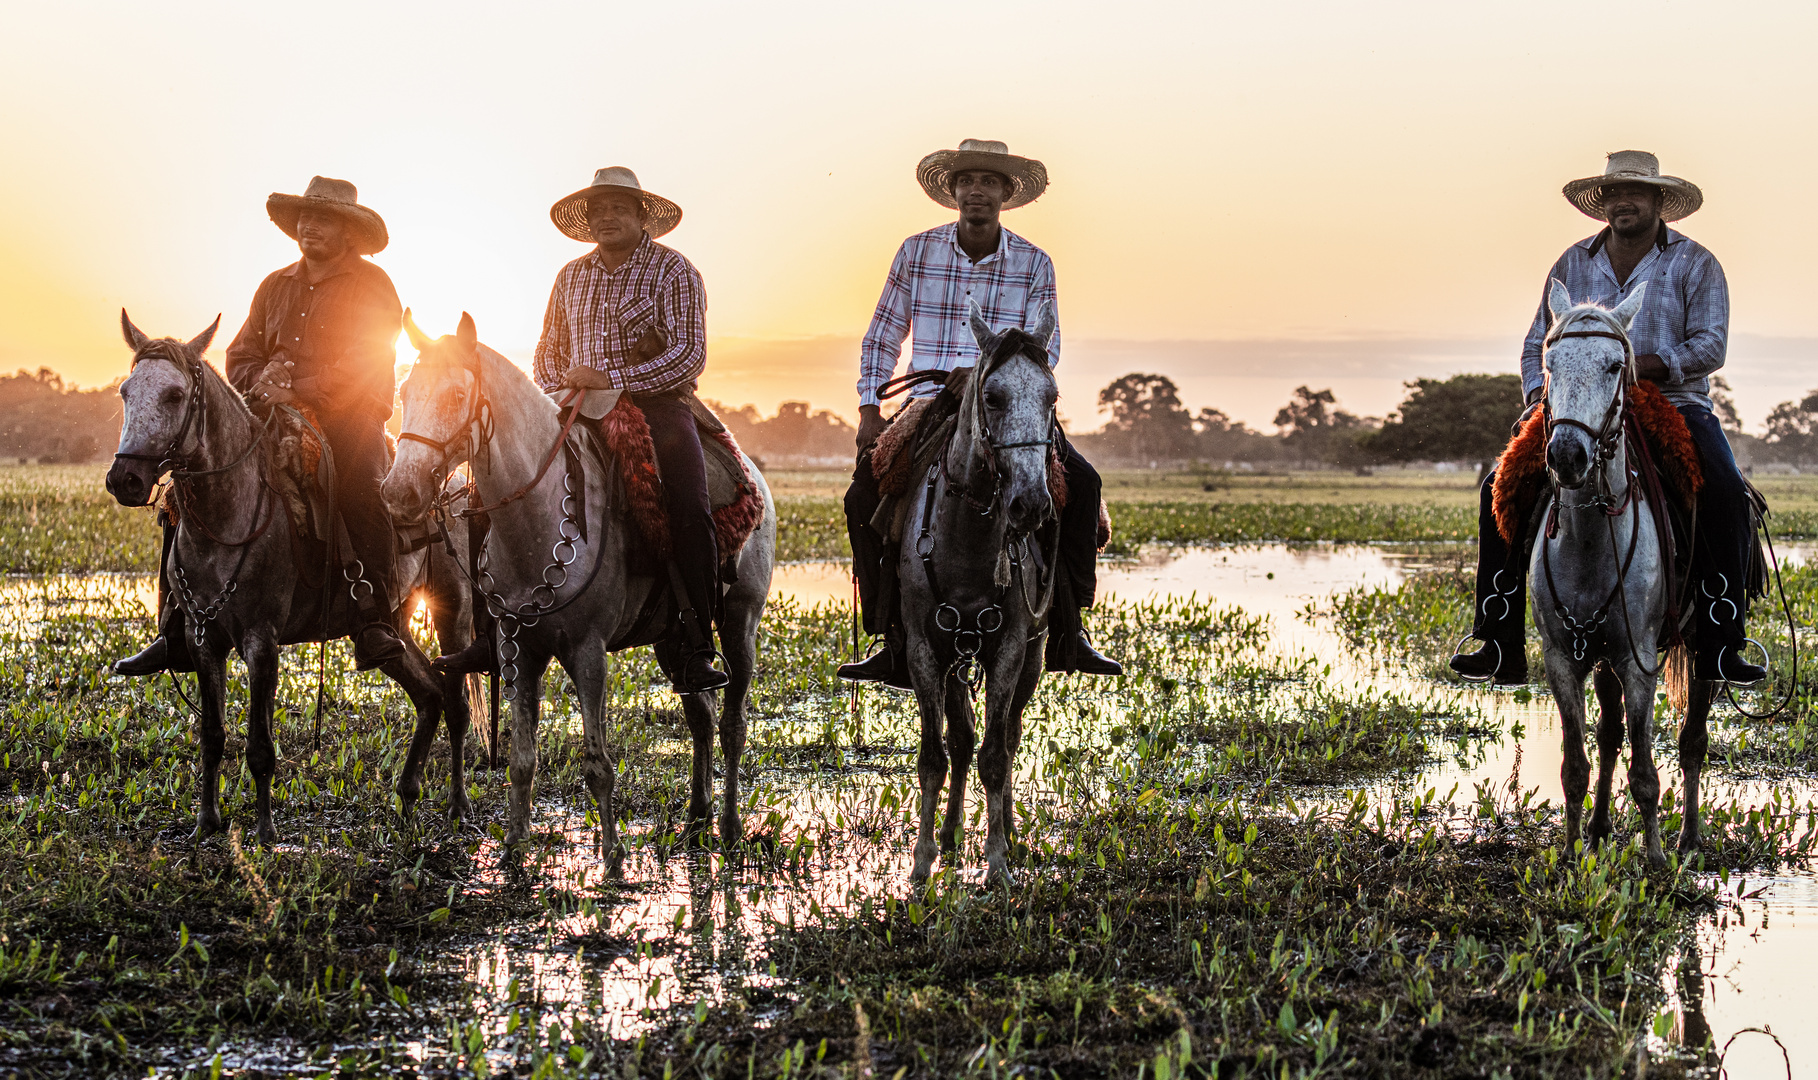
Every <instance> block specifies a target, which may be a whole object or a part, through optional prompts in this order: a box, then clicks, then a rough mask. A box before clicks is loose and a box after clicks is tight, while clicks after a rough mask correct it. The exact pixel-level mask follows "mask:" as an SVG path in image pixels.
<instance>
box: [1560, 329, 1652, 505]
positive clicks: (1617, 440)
mask: <svg viewBox="0 0 1818 1080" xmlns="http://www.w3.org/2000/svg"><path fill="white" fill-rule="evenodd" d="M1583 318H1595V319H1598V320H1599V321H1601V322H1603V323H1604V324H1605V325H1606V326H1608V327H1609V329H1604V330H1567V329H1565V327H1566V326H1567V325H1569V324H1570V323H1574V322H1577V321H1578V320H1580V319H1583ZM1565 338H1608V339H1609V340H1611V341H1616V342H1620V343H1621V344H1622V354H1623V368H1624V373H1623V377H1622V378H1621V379H1619V380H1618V381H1617V383H1616V392H1615V394H1614V395H1612V396H1611V398H1610V404H1609V406H1608V407H1607V408H1605V409H1604V411H1603V419H1602V421H1600V422H1599V423H1598V425H1597V426H1596V427H1592V426H1591V425H1589V424H1587V423H1585V422H1584V421H1582V420H1577V419H1574V418H1572V417H1569V416H1554V415H1553V414H1552V409H1551V408H1550V407H1548V406H1544V405H1543V406H1542V407H1543V408H1546V410H1547V413H1546V417H1547V419H1546V437H1547V440H1548V442H1551V441H1552V438H1553V431H1554V429H1555V428H1558V427H1561V426H1564V427H1569V428H1577V429H1578V430H1580V431H1582V432H1584V433H1585V434H1586V435H1588V436H1590V439H1591V464H1590V471H1592V472H1594V473H1596V475H1597V487H1598V494H1597V495H1596V496H1594V497H1593V498H1592V499H1591V500H1590V501H1589V502H1587V503H1578V504H1575V505H1576V506H1595V507H1599V508H1601V509H1602V510H1603V512H1604V513H1605V514H1608V515H1609V516H1611V517H1615V516H1617V515H1619V514H1621V513H1622V512H1623V511H1624V510H1626V509H1627V508H1628V502H1629V499H1630V498H1631V496H1632V495H1633V493H1634V490H1635V489H1634V485H1633V484H1630V485H1627V486H1626V488H1625V490H1624V493H1623V497H1622V500H1621V502H1620V503H1618V502H1617V501H1615V499H1614V498H1613V497H1612V496H1611V495H1610V481H1609V468H1608V467H1609V463H1610V462H1611V461H1612V460H1614V459H1615V457H1616V451H1617V448H1618V447H1619V446H1620V444H1621V442H1622V428H1623V423H1622V421H1623V416H1624V414H1626V413H1627V412H1628V406H1629V387H1631V386H1633V385H1634V384H1635V379H1636V370H1635V345H1634V343H1633V342H1631V341H1630V340H1629V335H1628V334H1627V333H1626V332H1625V331H1624V330H1623V328H1622V324H1621V323H1620V322H1618V321H1617V320H1616V317H1615V316H1614V315H1611V314H1610V313H1608V312H1606V311H1603V310H1602V309H1600V308H1586V309H1584V310H1582V311H1580V312H1579V313H1578V314H1577V315H1574V316H1573V317H1572V318H1570V319H1563V318H1562V319H1561V320H1560V321H1559V322H1558V323H1556V324H1555V328H1554V329H1553V330H1552V331H1551V332H1550V333H1548V334H1547V336H1546V339H1545V341H1544V343H1543V345H1544V347H1545V348H1546V349H1547V350H1549V351H1550V350H1551V349H1552V347H1553V346H1554V345H1555V344H1557V343H1558V342H1560V341H1561V340H1563V339H1565ZM1547 378H1548V379H1549V380H1551V378H1552V372H1551V371H1548V372H1547ZM1551 471H1552V467H1551V466H1550V465H1549V466H1548V472H1549V473H1550V472H1551ZM1553 482H1554V485H1555V486H1560V485H1559V478H1558V477H1557V476H1554V477H1553ZM1557 505H1558V504H1557V501H1556V502H1555V506H1557Z"/></svg>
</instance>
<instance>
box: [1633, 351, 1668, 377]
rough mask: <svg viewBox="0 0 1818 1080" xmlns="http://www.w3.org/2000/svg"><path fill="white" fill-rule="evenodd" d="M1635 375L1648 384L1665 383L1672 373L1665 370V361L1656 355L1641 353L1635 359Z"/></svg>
mask: <svg viewBox="0 0 1818 1080" xmlns="http://www.w3.org/2000/svg"><path fill="white" fill-rule="evenodd" d="M1635 374H1637V375H1639V376H1641V377H1642V378H1644V379H1646V380H1648V381H1649V382H1667V381H1669V380H1671V379H1672V377H1673V373H1672V372H1671V371H1668V370H1667V366H1666V361H1665V360H1662V359H1661V358H1660V356H1659V354H1657V353H1651V352H1649V353H1642V354H1641V355H1640V356H1637V357H1636V358H1635Z"/></svg>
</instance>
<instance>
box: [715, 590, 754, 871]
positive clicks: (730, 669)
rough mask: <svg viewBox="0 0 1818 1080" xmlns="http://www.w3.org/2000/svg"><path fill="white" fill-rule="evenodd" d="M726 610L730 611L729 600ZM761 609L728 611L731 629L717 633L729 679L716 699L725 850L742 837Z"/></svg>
mask: <svg viewBox="0 0 1818 1080" xmlns="http://www.w3.org/2000/svg"><path fill="white" fill-rule="evenodd" d="M726 606H727V608H728V609H733V604H732V603H731V601H730V600H729V601H728V603H727V605H726ZM763 610H764V606H763V600H762V598H760V599H759V601H758V603H757V604H755V605H752V610H750V611H739V610H728V612H727V620H726V621H727V624H728V626H729V627H730V628H731V629H728V630H725V631H722V632H721V634H720V647H721V648H722V649H724V650H725V651H726V678H727V679H728V680H729V681H728V682H727V684H726V689H724V690H722V691H721V693H722V694H723V695H724V696H723V697H722V698H721V699H720V702H721V704H720V754H721V756H722V757H724V758H725V762H724V765H723V766H722V767H723V768H724V769H725V770H726V779H725V791H724V792H723V793H722V795H721V798H722V799H723V800H724V801H723V802H722V804H721V806H720V845H721V847H722V848H729V847H731V846H732V845H734V844H737V843H738V842H739V841H741V840H743V839H744V838H745V825H744V822H743V821H742V820H741V819H740V817H739V800H740V798H741V797H742V796H741V794H740V791H739V764H740V762H741V760H742V759H743V758H744V756H745V703H746V699H747V698H748V697H749V695H750V692H751V678H752V675H753V674H754V673H755V672H756V671H757V639H758V625H757V624H758V618H759V617H760V616H761V615H762V613H763Z"/></svg>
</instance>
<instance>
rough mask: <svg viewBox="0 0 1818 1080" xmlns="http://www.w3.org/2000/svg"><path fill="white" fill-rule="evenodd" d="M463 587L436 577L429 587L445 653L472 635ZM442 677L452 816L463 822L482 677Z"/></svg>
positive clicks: (468, 810)
mask: <svg viewBox="0 0 1818 1080" xmlns="http://www.w3.org/2000/svg"><path fill="white" fill-rule="evenodd" d="M460 591H461V586H460V583H458V582H441V581H433V580H432V587H431V588H430V589H429V590H428V603H429V618H430V621H431V622H432V623H434V625H435V628H436V643H437V645H439V646H440V648H441V651H442V652H445V653H451V652H460V651H461V650H462V649H464V648H466V647H467V646H468V644H469V643H470V640H471V638H472V635H471V634H470V633H468V630H467V626H466V625H465V623H464V621H463V619H462V617H461V616H462V608H463V606H464V605H463V604H462V603H461V599H460V595H459V594H460ZM431 670H434V669H433V668H432V669H431ZM440 681H441V683H442V718H443V721H444V723H445V724H446V726H447V728H448V757H449V765H448V818H449V820H450V821H455V822H459V821H461V820H463V819H464V818H466V817H468V816H470V815H471V814H472V813H473V805H472V803H470V802H469V801H468V798H467V757H466V744H467V730H468V728H469V726H470V725H471V723H472V720H473V715H472V713H473V702H474V701H475V700H476V699H477V696H478V694H479V677H478V676H475V675H442V676H440Z"/></svg>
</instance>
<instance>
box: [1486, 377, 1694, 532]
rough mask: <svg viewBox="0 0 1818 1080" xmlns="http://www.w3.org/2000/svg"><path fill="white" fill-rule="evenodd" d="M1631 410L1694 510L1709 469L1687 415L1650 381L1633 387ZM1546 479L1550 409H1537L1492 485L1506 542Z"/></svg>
mask: <svg viewBox="0 0 1818 1080" xmlns="http://www.w3.org/2000/svg"><path fill="white" fill-rule="evenodd" d="M1629 415H1631V416H1633V417H1634V418H1635V420H1636V422H1637V423H1638V424H1639V425H1640V427H1641V431H1642V435H1643V437H1644V438H1646V439H1647V443H1648V449H1649V451H1650V452H1651V453H1652V454H1653V457H1654V462H1655V465H1656V467H1657V468H1658V469H1659V470H1660V480H1661V483H1662V484H1664V485H1665V486H1666V488H1667V489H1668V490H1669V491H1670V492H1671V493H1672V495H1673V498H1674V499H1675V500H1677V501H1678V503H1679V505H1680V507H1681V509H1684V510H1687V511H1690V510H1691V508H1692V505H1693V503H1694V502H1695V501H1696V500H1697V498H1698V492H1699V491H1700V490H1701V489H1702V488H1703V487H1704V472H1703V471H1702V470H1701V469H1700V468H1699V467H1698V448H1697V446H1695V445H1694V444H1693V443H1692V433H1691V432H1690V431H1688V430H1687V429H1686V426H1685V418H1684V417H1682V416H1680V415H1679V410H1678V409H1675V408H1674V407H1673V403H1672V402H1670V401H1668V400H1667V399H1666V396H1665V395H1664V394H1662V393H1661V392H1660V389H1659V388H1658V387H1656V386H1655V385H1654V384H1653V383H1649V382H1642V383H1637V384H1636V385H1635V386H1633V387H1631V388H1630V389H1629ZM1546 485H1547V415H1546V410H1545V409H1536V410H1534V412H1533V414H1532V415H1530V416H1529V417H1528V419H1527V421H1526V422H1525V423H1523V424H1522V425H1521V430H1520V431H1519V432H1517V433H1516V435H1515V437H1514V438H1513V439H1510V440H1509V445H1508V446H1507V447H1505V448H1504V449H1503V451H1502V456H1501V457H1498V458H1497V459H1496V486H1495V487H1494V488H1492V489H1491V493H1490V507H1491V510H1492V512H1493V513H1494V514H1495V515H1496V531H1497V532H1499V533H1501V534H1502V538H1503V541H1504V542H1505V543H1509V544H1513V543H1514V542H1515V538H1516V536H1517V534H1519V533H1520V531H1521V528H1522V525H1523V523H1525V522H1526V521H1527V519H1528V516H1529V515H1530V514H1532V513H1533V512H1534V506H1535V504H1536V503H1538V502H1539V500H1540V496H1541V493H1542V492H1543V491H1545V490H1546Z"/></svg>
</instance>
